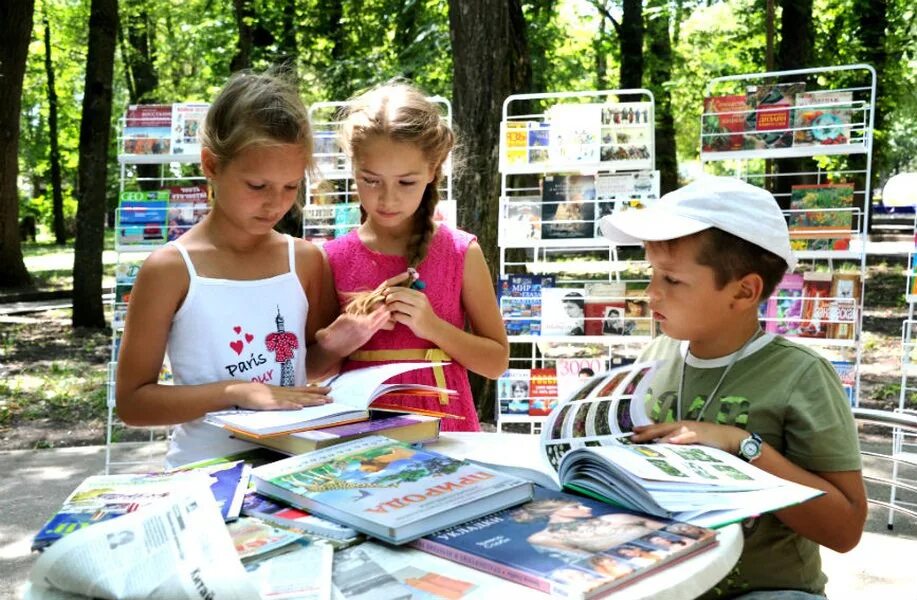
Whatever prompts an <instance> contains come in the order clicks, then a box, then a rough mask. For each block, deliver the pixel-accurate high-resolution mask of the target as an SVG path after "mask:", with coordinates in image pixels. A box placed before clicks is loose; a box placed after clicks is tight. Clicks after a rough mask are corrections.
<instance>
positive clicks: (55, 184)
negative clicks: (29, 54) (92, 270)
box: [43, 5, 67, 246]
mask: <svg viewBox="0 0 917 600" xmlns="http://www.w3.org/2000/svg"><path fill="white" fill-rule="evenodd" d="M43 17H44V18H43V22H44V26H45V76H46V77H47V79H48V137H49V138H50V139H49V140H48V141H49V146H50V154H49V156H48V162H50V163H51V198H52V201H51V207H52V211H53V214H54V243H55V244H57V245H58V246H63V245H64V244H66V243H67V228H66V226H65V225H64V192H63V190H62V189H61V171H60V146H59V144H58V141H57V91H56V89H55V87H54V62H53V60H52V57H51V22H50V20H49V19H48V7H47V5H45V9H44V15H43Z"/></svg>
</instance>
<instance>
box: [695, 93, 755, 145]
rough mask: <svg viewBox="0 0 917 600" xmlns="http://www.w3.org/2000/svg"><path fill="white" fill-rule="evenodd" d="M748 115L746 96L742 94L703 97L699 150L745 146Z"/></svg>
mask: <svg viewBox="0 0 917 600" xmlns="http://www.w3.org/2000/svg"><path fill="white" fill-rule="evenodd" d="M748 115H749V111H748V98H747V96H745V95H744V94H734V95H725V96H710V97H708V98H704V118H703V120H702V121H701V140H702V142H701V150H702V151H703V152H723V151H730V150H731V151H735V150H742V149H743V148H744V146H745V135H744V132H745V121H746V118H747V117H748Z"/></svg>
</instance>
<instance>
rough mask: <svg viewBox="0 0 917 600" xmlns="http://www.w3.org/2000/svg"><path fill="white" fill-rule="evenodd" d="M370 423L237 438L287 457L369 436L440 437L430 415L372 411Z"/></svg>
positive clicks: (409, 439)
mask: <svg viewBox="0 0 917 600" xmlns="http://www.w3.org/2000/svg"><path fill="white" fill-rule="evenodd" d="M369 414H370V418H369V420H368V421H357V422H356V423H347V424H345V425H336V426H332V427H324V428H322V429H312V430H310V431H300V432H297V433H290V434H288V435H278V436H268V437H264V436H262V437H250V436H247V435H245V434H244V433H238V432H237V433H235V434H234V435H235V437H237V438H239V439H240V440H244V441H246V442H251V443H253V444H258V445H259V446H263V447H265V448H270V449H272V450H277V451H278V452H283V453H284V454H287V455H290V454H303V453H305V452H312V451H313V450H319V449H321V448H327V447H328V446H333V445H335V444H341V443H343V442H349V441H350V440H355V439H358V438H361V437H367V436H370V435H384V436H385V437H388V438H391V439H393V440H397V441H399V442H408V443H414V442H422V441H431V440H435V439H436V438H437V437H439V426H440V419H439V417H431V416H427V415H414V414H403V415H392V414H391V413H389V412H383V411H373V410H371V411H369Z"/></svg>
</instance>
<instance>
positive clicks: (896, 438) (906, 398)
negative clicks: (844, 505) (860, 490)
mask: <svg viewBox="0 0 917 600" xmlns="http://www.w3.org/2000/svg"><path fill="white" fill-rule="evenodd" d="M914 232H915V234H917V224H915V228H914ZM915 261H917V242H915V248H914V250H912V251H911V253H910V254H909V255H908V263H907V264H908V270H907V289H906V290H905V299H906V301H907V319H906V320H905V321H904V322H903V323H902V324H901V390H900V392H899V395H898V408H897V409H896V410H895V412H897V413H902V414H903V415H909V416H911V417H917V410H915V409H914V408H912V406H913V398H915V395H917V320H915V318H914V306H915V304H917V270H915V267H917V262H915ZM891 460H892V472H891V481H890V482H889V483H888V485H889V488H890V491H889V499H888V503H889V505H890V508H889V511H888V522H887V525H888V528H889V529H892V528H893V527H894V524H895V520H894V519H895V507H896V506H905V507H907V508H910V509H914V510H917V503H915V502H909V501H905V500H902V499H901V498H900V497H899V495H898V489H897V488H898V485H897V484H898V483H899V482H900V481H906V482H907V483H906V484H905V485H904V486H902V487H904V488H905V489H908V487H909V486H910V487H911V489H913V486H914V485H915V476H917V475H915V473H917V433H915V432H914V431H913V430H906V429H903V428H898V427H895V428H893V429H892V450H891ZM906 471H907V472H906Z"/></svg>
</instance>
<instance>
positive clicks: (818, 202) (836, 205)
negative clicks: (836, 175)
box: [787, 183, 854, 250]
mask: <svg viewBox="0 0 917 600" xmlns="http://www.w3.org/2000/svg"><path fill="white" fill-rule="evenodd" d="M853 219H854V213H853V184H852V183H837V184H835V183H826V184H818V185H794V186H792V188H791V189H790V215H789V222H788V224H787V226H788V227H789V230H790V239H791V241H795V240H799V239H826V240H830V242H831V246H832V248H829V249H838V242H839V241H841V240H844V241H845V242H846V244H847V245H849V241H850V238H851V236H852V232H853ZM806 249H809V250H812V249H814V248H812V247H807V248H806Z"/></svg>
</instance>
